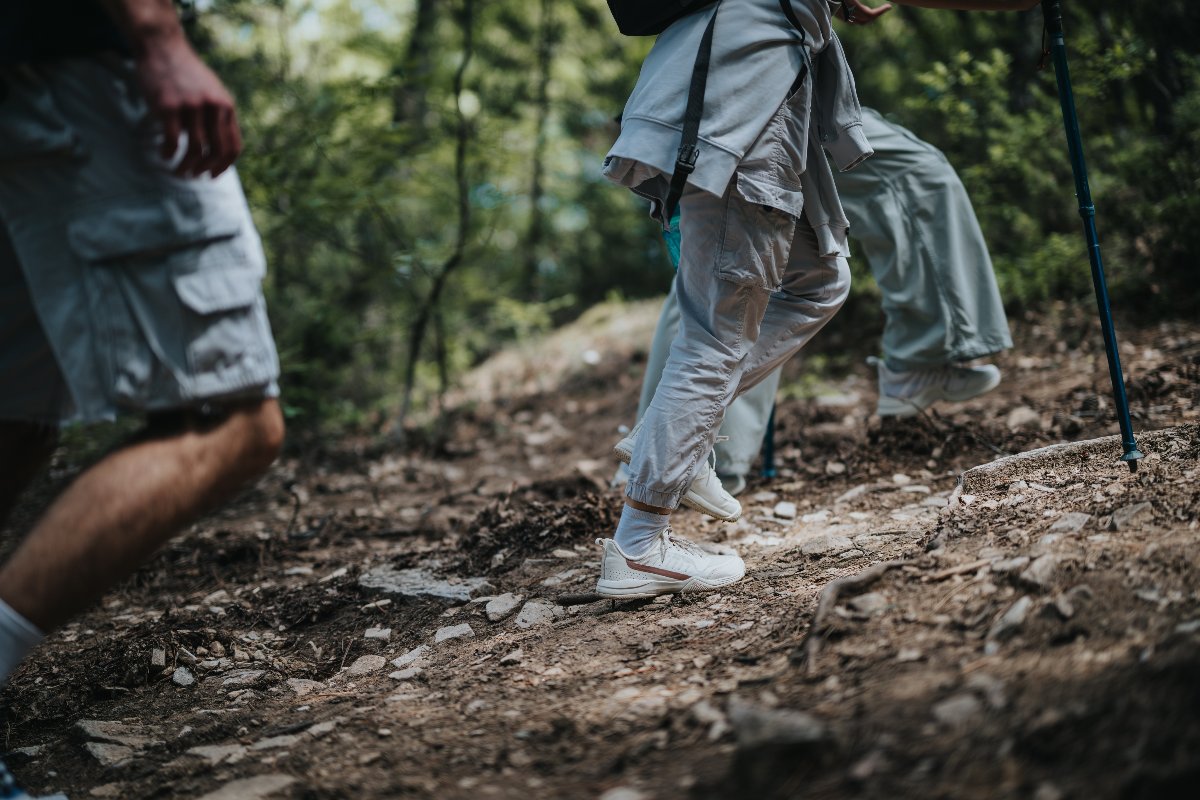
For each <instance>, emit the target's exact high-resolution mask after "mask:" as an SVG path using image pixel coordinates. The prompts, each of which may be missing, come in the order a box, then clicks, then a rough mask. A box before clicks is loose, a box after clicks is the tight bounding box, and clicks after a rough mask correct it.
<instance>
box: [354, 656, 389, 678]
mask: <svg viewBox="0 0 1200 800" xmlns="http://www.w3.org/2000/svg"><path fill="white" fill-rule="evenodd" d="M386 666H387V659H386V658H384V657H383V656H359V657H358V658H357V659H355V661H354V663H353V664H351V665H350V667H349V668H348V669H347V670H346V674H347V675H370V674H371V673H372V672H378V671H379V670H381V669H383V668H384V667H386Z"/></svg>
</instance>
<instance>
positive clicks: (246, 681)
mask: <svg viewBox="0 0 1200 800" xmlns="http://www.w3.org/2000/svg"><path fill="white" fill-rule="evenodd" d="M266 674H267V673H266V670H261V669H241V670H238V671H237V672H235V673H233V674H231V675H229V676H228V677H226V678H225V680H223V681H221V685H222V686H233V687H242V686H251V685H253V684H254V683H255V682H256V681H257V680H258V679H259V678H261V677H262V676H263V675H266Z"/></svg>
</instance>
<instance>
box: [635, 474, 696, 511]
mask: <svg viewBox="0 0 1200 800" xmlns="http://www.w3.org/2000/svg"><path fill="white" fill-rule="evenodd" d="M625 496H626V497H628V498H629V499H630V500H634V501H636V502H638V503H645V504H646V505H648V506H654V507H655V508H669V509H672V510H674V509H676V508H678V507H679V501H680V499H681V498H682V497H683V492H682V491H678V492H660V491H656V490H654V489H651V488H649V487H648V486H646V485H645V484H643V483H634V482H633V481H630V482H629V483H628V484H626V485H625Z"/></svg>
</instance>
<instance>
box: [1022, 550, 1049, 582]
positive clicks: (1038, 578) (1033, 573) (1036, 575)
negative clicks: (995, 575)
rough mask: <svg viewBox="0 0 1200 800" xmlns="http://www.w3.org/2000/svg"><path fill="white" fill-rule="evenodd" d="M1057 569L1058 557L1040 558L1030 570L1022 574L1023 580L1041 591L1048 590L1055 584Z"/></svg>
mask: <svg viewBox="0 0 1200 800" xmlns="http://www.w3.org/2000/svg"><path fill="white" fill-rule="evenodd" d="M1057 569H1058V556H1053V555H1050V554H1046V555H1044V556H1038V557H1037V558H1035V559H1034V560H1033V563H1032V564H1030V565H1029V569H1027V570H1025V571H1024V572H1022V573H1021V580H1022V581H1024V582H1025V583H1028V584H1030V585H1031V586H1036V587H1037V588H1039V589H1046V588H1048V587H1049V586H1050V585H1051V584H1053V583H1054V572H1055V570H1057Z"/></svg>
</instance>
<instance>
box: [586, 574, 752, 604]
mask: <svg viewBox="0 0 1200 800" xmlns="http://www.w3.org/2000/svg"><path fill="white" fill-rule="evenodd" d="M744 577H746V573H745V572H742V573H741V574H739V575H731V576H729V577H727V578H688V579H687V580H686V581H673V580H666V581H606V580H604V579H603V578H601V579H600V580H599V581H597V582H596V594H598V595H600V596H601V597H619V598H624V599H627V600H632V599H636V598H639V597H643V598H644V597H658V596H659V595H663V594H689V593H695V592H712V591H716V590H717V589H721V588H723V587H725V586H728V585H730V584H731V583H737V582H738V581H740V580H741V579H742V578H744Z"/></svg>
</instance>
